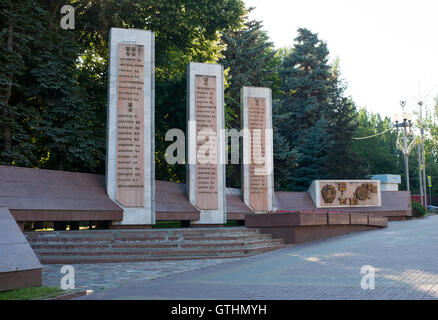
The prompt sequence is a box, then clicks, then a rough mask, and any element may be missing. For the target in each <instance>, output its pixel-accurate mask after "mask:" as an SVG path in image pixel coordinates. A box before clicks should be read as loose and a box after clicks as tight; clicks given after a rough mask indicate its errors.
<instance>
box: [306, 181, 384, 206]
mask: <svg viewBox="0 0 438 320" xmlns="http://www.w3.org/2000/svg"><path fill="white" fill-rule="evenodd" d="M308 192H309V194H310V197H311V198H312V200H313V202H314V203H315V206H316V207H317V208H336V207H338V208H339V207H380V206H381V205H382V202H381V201H382V200H381V194H380V181H379V180H314V181H313V182H312V184H311V185H310V187H309V189H308Z"/></svg>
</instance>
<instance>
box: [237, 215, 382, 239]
mask: <svg viewBox="0 0 438 320" xmlns="http://www.w3.org/2000/svg"><path fill="white" fill-rule="evenodd" d="M245 225H246V227H249V228H259V229H260V230H261V231H262V232H263V233H269V234H271V235H272V237H273V238H276V239H282V240H284V241H285V243H287V244H291V243H303V242H308V241H314V240H320V239H324V238H329V237H333V236H338V235H342V234H348V233H351V232H357V231H367V230H374V229H379V228H384V227H386V226H387V225H388V220H387V218H385V217H380V216H375V215H372V214H349V213H322V212H321V213H319V212H318V213H278V214H262V215H247V216H246V221H245Z"/></svg>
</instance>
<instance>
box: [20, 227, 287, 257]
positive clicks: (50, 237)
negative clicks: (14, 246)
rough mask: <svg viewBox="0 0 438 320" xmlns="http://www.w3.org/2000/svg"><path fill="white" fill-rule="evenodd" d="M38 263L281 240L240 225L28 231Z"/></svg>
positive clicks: (258, 245) (253, 248)
mask: <svg viewBox="0 0 438 320" xmlns="http://www.w3.org/2000/svg"><path fill="white" fill-rule="evenodd" d="M26 237H27V239H28V241H29V243H30V245H31V246H32V248H33V249H34V251H35V253H36V254H37V256H38V257H39V259H40V261H41V263H43V264H51V263H62V264H68V263H69V264H73V263H101V262H133V261H157V260H187V259H222V258H240V257H246V256H250V255H254V254H257V253H262V252H266V251H271V250H276V249H280V248H283V247H284V246H285V245H284V242H283V240H279V239H272V237H271V236H270V235H266V234H261V233H260V231H259V230H258V229H246V228H244V227H230V228H202V229H201V228H200V229H137V230H126V231H125V230H123V231H120V230H96V231H94V230H90V231H55V232H29V233H26Z"/></svg>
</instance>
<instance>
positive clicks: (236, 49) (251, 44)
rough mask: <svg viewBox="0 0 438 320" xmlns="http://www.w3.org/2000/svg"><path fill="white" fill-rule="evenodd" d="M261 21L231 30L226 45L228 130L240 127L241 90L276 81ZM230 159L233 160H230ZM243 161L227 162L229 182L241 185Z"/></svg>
mask: <svg viewBox="0 0 438 320" xmlns="http://www.w3.org/2000/svg"><path fill="white" fill-rule="evenodd" d="M262 28H263V25H262V22H261V21H255V20H251V21H247V22H245V24H244V26H243V28H239V29H234V30H227V31H226V32H224V34H223V36H222V41H223V42H224V44H225V45H226V50H225V51H224V52H223V58H222V59H221V60H220V61H219V62H220V63H222V64H223V66H224V68H225V70H226V71H227V87H226V89H225V119H226V127H227V128H228V129H232V128H234V129H238V130H239V129H240V119H241V115H240V90H241V88H242V87H243V86H254V87H269V86H270V85H271V84H272V82H273V81H272V77H273V75H274V72H275V71H274V70H275V64H274V62H273V60H274V56H275V50H274V49H273V44H272V42H270V41H269V39H268V36H267V34H266V32H265V31H263V30H262ZM229 160H230V159H229ZM240 177H241V174H240V164H228V165H227V185H228V186H231V187H240Z"/></svg>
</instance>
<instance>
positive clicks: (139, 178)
mask: <svg viewBox="0 0 438 320" xmlns="http://www.w3.org/2000/svg"><path fill="white" fill-rule="evenodd" d="M154 42H155V37H154V33H153V32H151V31H145V30H137V29H119V28H111V31H110V52H109V58H110V59H109V88H108V117H107V155H106V188H107V193H108V196H109V197H110V198H111V199H112V200H114V201H116V202H117V203H118V204H119V205H120V206H121V207H122V208H123V211H124V213H123V220H122V221H121V222H118V223H117V224H120V225H136V226H140V225H151V224H154V223H155V208H154V198H155V159H154V157H155V151H154V150H155V146H154V140H155V136H154V108H155V107H154V105H155V101H154V100H155V96H154V91H155V80H154V79H155V74H154V62H155V58H154Z"/></svg>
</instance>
